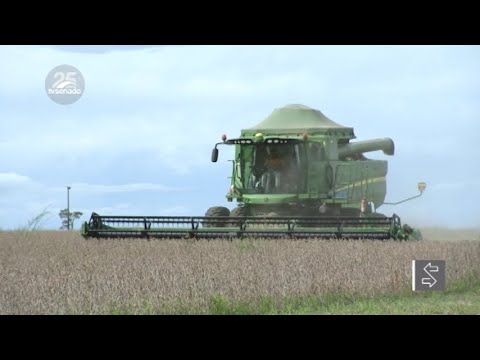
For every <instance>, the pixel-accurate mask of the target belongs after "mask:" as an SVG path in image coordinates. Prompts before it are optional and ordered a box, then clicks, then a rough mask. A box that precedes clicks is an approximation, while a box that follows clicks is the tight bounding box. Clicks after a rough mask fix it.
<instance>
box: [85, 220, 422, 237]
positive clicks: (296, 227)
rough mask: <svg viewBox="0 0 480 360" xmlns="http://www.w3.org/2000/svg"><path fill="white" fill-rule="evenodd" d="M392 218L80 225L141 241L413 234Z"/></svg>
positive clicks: (95, 233) (91, 232)
mask: <svg viewBox="0 0 480 360" xmlns="http://www.w3.org/2000/svg"><path fill="white" fill-rule="evenodd" d="M412 231H413V230H412V229H411V228H410V227H409V226H408V225H403V226H402V225H401V222H400V218H399V217H398V216H397V215H395V214H394V215H393V216H392V217H365V218H362V217H360V218H359V217H335V216H332V217H260V218H259V217H248V216H246V217H232V216H230V217H223V216H218V217H204V216H199V217H197V216H102V215H99V214H97V213H93V214H92V216H91V217H90V220H89V221H88V222H85V223H84V224H83V225H82V232H81V233H82V236H83V237H85V238H87V239H88V238H97V239H102V238H145V239H170V238H181V239H189V238H195V239H215V238H217V239H233V238H265V239H282V238H285V239H305V238H317V239H378V240H388V239H395V240H406V239H408V238H409V236H410V235H411V233H412Z"/></svg>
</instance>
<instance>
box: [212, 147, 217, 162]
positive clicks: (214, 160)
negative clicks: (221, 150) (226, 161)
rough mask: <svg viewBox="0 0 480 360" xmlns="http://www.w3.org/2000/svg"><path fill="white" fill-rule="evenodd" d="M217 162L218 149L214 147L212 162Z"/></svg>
mask: <svg viewBox="0 0 480 360" xmlns="http://www.w3.org/2000/svg"><path fill="white" fill-rule="evenodd" d="M217 160H218V149H217V148H216V147H215V148H213V150H212V162H217Z"/></svg>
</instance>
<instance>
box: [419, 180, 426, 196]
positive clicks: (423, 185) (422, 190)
mask: <svg viewBox="0 0 480 360" xmlns="http://www.w3.org/2000/svg"><path fill="white" fill-rule="evenodd" d="M426 187H427V184H426V183H424V182H419V183H418V190H419V191H420V192H421V193H423V192H424V191H425V188H426Z"/></svg>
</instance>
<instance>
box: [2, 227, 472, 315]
mask: <svg viewBox="0 0 480 360" xmlns="http://www.w3.org/2000/svg"><path fill="white" fill-rule="evenodd" d="M423 233H424V237H425V240H423V241H417V242H395V241H358V240H355V241H333V240H332V241H327V240H297V241H291V240H268V239H265V240H252V239H245V240H235V241H227V240H211V241H207V240H197V241H194V240H152V241H146V240H129V239H122V240H100V241H99V240H84V239H83V238H82V237H81V236H80V235H79V233H78V232H66V231H63V232H62V231H33V232H32V231H3V232H2V231H0V314H247V313H253V314H330V313H333V314H337V313H355V314H357V313H358V314H364V313H367V314H369V313H386V314H402V313H415V314H423V313H426V314H434V313H442V314H443V313H445V314H452V313H474V314H480V305H479V304H480V231H478V230H465V231H459V230H442V229H424V230H423ZM413 259H439V260H445V261H446V291H445V292H436V293H413V292H412V290H411V261H412V260H413Z"/></svg>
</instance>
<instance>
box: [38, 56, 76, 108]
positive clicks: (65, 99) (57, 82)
mask: <svg viewBox="0 0 480 360" xmlns="http://www.w3.org/2000/svg"><path fill="white" fill-rule="evenodd" d="M45 91H46V93H47V96H48V97H49V98H50V99H52V100H53V101H55V102H56V103H57V104H62V105H69V104H73V103H74V102H76V101H78V99H80V97H81V96H82V95H83V92H84V91H85V80H84V78H83V75H82V73H81V72H80V71H79V70H78V69H77V68H75V67H73V66H71V65H60V66H57V67H55V68H54V69H52V70H51V71H50V72H49V73H48V75H47V77H46V79H45Z"/></svg>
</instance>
